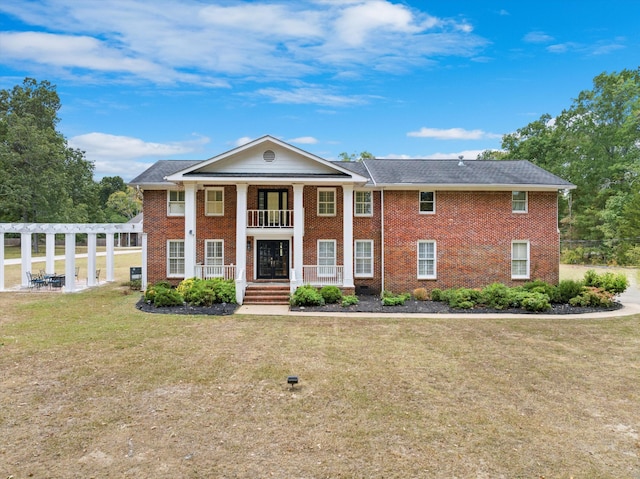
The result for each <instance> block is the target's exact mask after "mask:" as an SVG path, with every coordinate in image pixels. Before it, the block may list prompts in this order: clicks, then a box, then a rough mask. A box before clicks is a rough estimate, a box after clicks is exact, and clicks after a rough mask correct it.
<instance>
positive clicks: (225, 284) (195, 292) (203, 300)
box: [176, 278, 236, 306]
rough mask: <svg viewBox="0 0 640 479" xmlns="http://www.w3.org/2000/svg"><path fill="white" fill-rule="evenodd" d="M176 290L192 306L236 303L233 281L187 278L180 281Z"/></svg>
mask: <svg viewBox="0 0 640 479" xmlns="http://www.w3.org/2000/svg"><path fill="white" fill-rule="evenodd" d="M176 290H177V291H178V292H179V293H181V294H182V296H183V298H184V300H185V301H186V302H187V303H189V304H192V305H193V306H211V305H212V304H214V303H235V302H236V286H235V282H234V281H233V280H224V279H222V278H211V279H198V278H189V279H185V280H183V281H181V282H180V284H179V285H178V287H177V288H176Z"/></svg>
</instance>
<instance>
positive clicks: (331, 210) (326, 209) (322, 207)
mask: <svg viewBox="0 0 640 479" xmlns="http://www.w3.org/2000/svg"><path fill="white" fill-rule="evenodd" d="M335 215H336V189H335V188H318V216H335Z"/></svg>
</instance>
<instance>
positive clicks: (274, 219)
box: [247, 210, 293, 228]
mask: <svg viewBox="0 0 640 479" xmlns="http://www.w3.org/2000/svg"><path fill="white" fill-rule="evenodd" d="M292 227H293V210H247V228H292Z"/></svg>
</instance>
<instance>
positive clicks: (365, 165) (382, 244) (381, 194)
mask: <svg viewBox="0 0 640 479" xmlns="http://www.w3.org/2000/svg"><path fill="white" fill-rule="evenodd" d="M362 164H363V165H364V168H365V170H367V173H368V174H369V178H371V181H372V182H373V186H377V183H376V180H375V178H374V177H373V175H372V174H371V170H369V167H368V166H367V160H362ZM384 271H385V268H384V189H380V275H381V281H380V288H381V290H380V294H382V291H384Z"/></svg>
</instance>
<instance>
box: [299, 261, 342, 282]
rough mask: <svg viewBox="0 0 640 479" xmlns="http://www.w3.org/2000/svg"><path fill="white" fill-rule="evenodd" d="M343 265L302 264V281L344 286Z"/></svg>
mask: <svg viewBox="0 0 640 479" xmlns="http://www.w3.org/2000/svg"><path fill="white" fill-rule="evenodd" d="M342 270H343V266H322V265H308V266H304V265H303V266H302V283H303V284H310V285H312V286H327V285H335V286H342V283H343V274H342Z"/></svg>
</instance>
